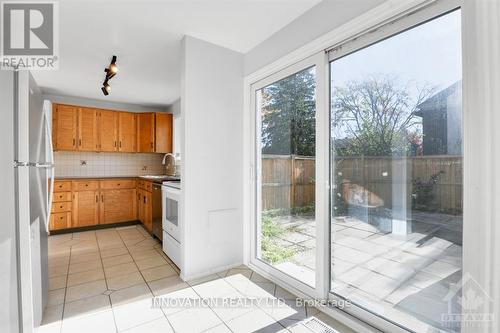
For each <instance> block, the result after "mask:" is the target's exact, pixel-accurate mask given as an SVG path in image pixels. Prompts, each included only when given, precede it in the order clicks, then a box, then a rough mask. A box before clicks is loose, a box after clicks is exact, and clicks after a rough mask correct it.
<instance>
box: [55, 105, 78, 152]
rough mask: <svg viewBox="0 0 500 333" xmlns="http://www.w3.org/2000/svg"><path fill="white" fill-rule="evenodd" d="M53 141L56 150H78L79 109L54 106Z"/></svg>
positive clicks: (69, 106) (68, 106) (67, 106)
mask: <svg viewBox="0 0 500 333" xmlns="http://www.w3.org/2000/svg"><path fill="white" fill-rule="evenodd" d="M52 112H53V114H52V128H53V134H52V141H53V144H54V149H56V150H76V149H77V145H76V139H77V124H78V108H77V107H76V106H71V105H57V104H55V105H54V108H53V110H52Z"/></svg>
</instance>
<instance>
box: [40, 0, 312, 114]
mask: <svg viewBox="0 0 500 333" xmlns="http://www.w3.org/2000/svg"><path fill="white" fill-rule="evenodd" d="M319 1H320V0H163V1H159V0H157V1H144V0H143V1H140V0H135V1H133V0H128V1H124V0H121V1H120V0H99V1H95V0H64V1H59V12H60V15H59V17H60V21H59V35H60V36H59V44H60V46H59V48H60V52H59V53H60V56H59V59H60V61H59V70H57V71H37V72H34V73H33V75H34V77H35V79H36V81H37V82H38V84H39V85H40V86H41V87H42V89H43V91H44V92H45V93H47V94H52V95H65V96H76V97H83V98H91V99H102V100H106V101H112V102H122V103H131V104H140V105H146V106H155V107H164V106H166V105H168V104H170V103H172V102H173V101H175V100H176V99H177V98H179V96H180V68H179V67H180V61H181V59H180V42H181V39H182V37H183V36H184V35H186V34H187V35H190V36H193V37H196V38H199V39H203V40H205V41H208V42H211V43H214V44H217V45H220V46H224V47H227V48H229V49H232V50H235V51H238V52H242V53H245V52H247V51H248V50H250V49H251V48H253V47H254V46H256V45H257V44H259V43H260V42H262V41H263V40H265V39H266V38H268V37H269V36H270V35H272V34H273V33H275V32H276V31H278V30H279V29H281V28H283V27H284V26H285V25H287V24H288V23H290V22H291V21H292V20H294V19H295V18H297V17H298V16H300V15H301V14H302V13H304V12H305V11H306V10H308V9H309V8H311V7H312V6H314V5H315V4H317V3H318V2H319ZM114 54H115V55H117V56H118V61H117V64H118V67H119V70H120V71H119V73H118V75H117V76H116V77H115V78H113V79H112V80H111V81H110V83H111V88H112V91H111V94H110V95H109V96H107V97H105V96H104V95H103V94H102V92H101V91H100V88H101V86H102V82H103V80H104V68H105V67H106V66H107V65H108V64H109V61H110V59H111V56H112V55H114ZM200 56H203V55H200Z"/></svg>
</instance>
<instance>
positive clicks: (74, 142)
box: [73, 139, 76, 147]
mask: <svg viewBox="0 0 500 333" xmlns="http://www.w3.org/2000/svg"><path fill="white" fill-rule="evenodd" d="M75 144H76V140H75V139H73V147H74V146H75Z"/></svg>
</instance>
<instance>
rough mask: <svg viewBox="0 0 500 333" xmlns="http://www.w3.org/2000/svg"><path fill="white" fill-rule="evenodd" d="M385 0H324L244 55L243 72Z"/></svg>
mask: <svg viewBox="0 0 500 333" xmlns="http://www.w3.org/2000/svg"><path fill="white" fill-rule="evenodd" d="M384 1H385V0H356V1H353V0H323V1H321V2H320V3H319V4H317V5H316V6H314V7H313V8H311V9H310V10H308V11H307V12H305V13H304V14H303V15H301V16H299V17H298V18H297V19H295V20H294V21H292V22H291V23H289V24H288V25H287V26H285V27H284V28H283V29H281V30H280V31H278V32H276V33H275V34H273V35H272V36H271V37H269V38H268V39H266V40H265V41H263V42H262V43H260V44H259V45H257V46H256V47H254V48H253V49H252V50H250V51H249V52H248V53H246V54H245V64H244V72H245V75H248V74H250V73H253V72H254V71H256V70H258V69H260V68H261V67H263V66H265V65H267V64H269V63H271V62H273V61H275V60H277V59H278V58H280V57H282V56H284V55H286V54H287V53H289V52H291V51H293V50H295V49H297V48H299V47H301V46H303V45H305V44H307V43H308V42H310V41H312V40H314V39H316V38H318V37H320V36H322V35H324V34H326V33H327V32H330V31H332V30H333V29H335V28H338V27H339V26H341V25H342V24H344V23H346V22H348V21H350V20H352V19H353V18H355V17H356V16H359V15H360V14H362V13H364V12H366V11H368V10H370V9H372V8H374V7H376V6H377V5H380V4H381V3H382V2H384Z"/></svg>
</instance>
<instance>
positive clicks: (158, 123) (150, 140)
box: [137, 113, 173, 153]
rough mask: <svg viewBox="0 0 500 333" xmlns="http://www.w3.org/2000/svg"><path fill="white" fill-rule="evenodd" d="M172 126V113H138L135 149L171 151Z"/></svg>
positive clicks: (142, 150) (156, 151)
mask: <svg viewBox="0 0 500 333" xmlns="http://www.w3.org/2000/svg"><path fill="white" fill-rule="evenodd" d="M172 127H173V117H172V114H169V113H140V114H139V115H137V151H138V152H141V153H171V152H172Z"/></svg>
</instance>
